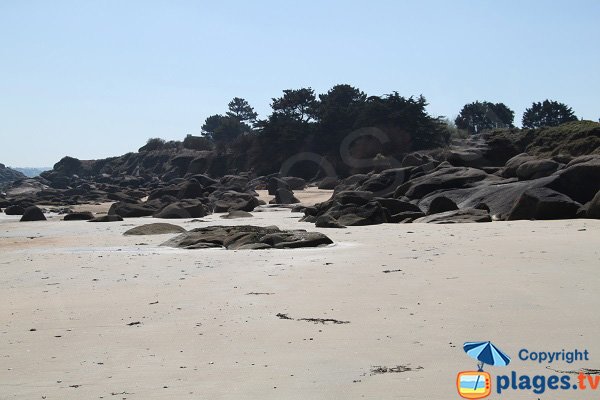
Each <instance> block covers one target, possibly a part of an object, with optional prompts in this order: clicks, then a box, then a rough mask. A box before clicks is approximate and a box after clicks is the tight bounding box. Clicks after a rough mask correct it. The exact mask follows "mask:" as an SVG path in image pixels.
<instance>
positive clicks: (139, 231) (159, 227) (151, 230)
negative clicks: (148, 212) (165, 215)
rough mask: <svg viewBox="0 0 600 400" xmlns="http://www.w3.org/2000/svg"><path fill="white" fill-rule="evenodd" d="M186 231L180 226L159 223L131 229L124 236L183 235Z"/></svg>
mask: <svg viewBox="0 0 600 400" xmlns="http://www.w3.org/2000/svg"><path fill="white" fill-rule="evenodd" d="M182 232H185V229H184V228H182V227H181V226H179V225H173V224H166V223H164V222H157V223H153V224H145V225H140V226H136V227H135V228H131V229H129V230H127V231H125V232H124V233H123V235H126V236H129V235H163V234H167V233H182Z"/></svg>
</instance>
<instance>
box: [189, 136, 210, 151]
mask: <svg viewBox="0 0 600 400" xmlns="http://www.w3.org/2000/svg"><path fill="white" fill-rule="evenodd" d="M183 147H184V148H186V149H190V150H212V143H211V141H210V139H208V138H206V137H203V136H192V135H187V136H186V137H185V139H183Z"/></svg>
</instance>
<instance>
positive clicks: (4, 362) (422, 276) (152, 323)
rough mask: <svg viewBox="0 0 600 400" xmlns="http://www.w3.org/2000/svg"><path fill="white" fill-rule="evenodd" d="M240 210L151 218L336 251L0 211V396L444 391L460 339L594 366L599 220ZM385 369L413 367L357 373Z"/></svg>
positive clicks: (599, 347)
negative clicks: (370, 220) (197, 240)
mask: <svg viewBox="0 0 600 400" xmlns="http://www.w3.org/2000/svg"><path fill="white" fill-rule="evenodd" d="M254 215H255V218H253V219H240V220H223V219H221V218H219V217H218V215H212V216H209V217H205V218H203V220H204V221H207V222H194V223H190V222H188V221H187V220H177V221H175V222H174V221H168V222H174V223H177V224H180V225H181V226H183V227H185V228H187V229H190V228H193V227H200V226H208V225H215V224H248V223H251V224H256V225H272V224H275V225H277V226H279V227H281V228H304V229H308V230H316V231H321V232H324V233H326V234H327V235H329V236H330V237H331V238H332V239H333V240H334V241H335V242H336V244H335V245H333V246H330V247H326V248H317V249H298V250H269V251H227V250H219V249H208V250H179V249H169V248H163V247H158V245H159V244H160V243H161V242H163V241H165V240H166V239H168V238H169V237H171V236H172V235H159V236H141V237H125V236H122V235H121V234H122V232H124V231H125V230H127V229H129V228H130V227H131V226H134V225H140V224H144V223H149V222H157V221H160V220H156V219H152V218H138V219H127V220H126V221H124V222H118V223H97V224H94V223H88V222H80V221H74V222H63V221H59V220H58V219H59V218H58V217H55V218H51V219H50V220H49V221H46V222H30V223H19V222H16V221H17V220H18V217H7V216H4V215H2V218H0V274H1V275H0V276H2V279H1V280H0V318H1V319H0V398H1V399H41V398H45V399H97V398H105V399H122V398H127V399H167V398H169V399H362V398H365V399H449V398H458V395H457V394H456V389H455V379H456V373H457V372H458V371H460V370H468V369H473V368H474V367H475V361H474V360H472V359H470V358H468V357H467V356H466V355H465V354H464V353H463V350H462V348H461V346H462V343H463V342H465V341H469V340H492V341H493V342H495V343H496V344H498V345H499V346H500V347H501V348H502V349H503V350H505V351H506V352H507V353H508V354H510V355H511V356H513V364H512V365H511V366H510V367H508V368H509V369H506V368H505V369H502V368H490V371H491V372H492V373H496V372H497V373H506V372H507V371H509V370H512V369H515V370H517V371H518V372H519V373H520V374H523V373H530V374H546V375H550V374H551V373H552V372H551V371H548V370H546V369H544V368H543V366H539V365H537V364H534V363H531V362H528V363H527V362H523V361H520V360H518V359H517V354H516V353H517V352H518V350H519V349H521V348H524V347H525V348H529V349H531V350H534V349H536V350H545V351H551V350H561V349H563V348H564V349H569V348H579V349H582V348H587V349H588V350H589V351H590V355H591V361H590V362H587V363H585V362H578V363H575V364H572V365H568V364H566V363H564V362H562V363H554V364H553V365H552V367H554V368H556V369H578V368H581V367H588V368H600V341H599V340H598V334H599V332H600V316H599V315H598V309H599V308H600V295H599V293H600V274H599V273H598V268H599V266H600V246H599V244H600V221H591V220H572V221H554V222H551V221H540V222H529V221H522V222H510V223H500V222H497V223H487V224H464V225H427V224H385V225H379V226H367V227H354V228H348V229H340V230H335V229H317V228H315V227H314V225H313V224H306V223H299V222H297V220H298V218H299V216H300V214H291V213H290V211H289V210H271V211H265V212H261V213H254ZM396 269H401V271H398V272H391V273H383V272H382V271H384V270H396ZM251 292H254V293H269V294H248V293H251ZM157 301H158V303H157V304H152V303H155V302H157ZM277 313H285V314H288V316H289V317H291V318H296V319H298V318H334V319H338V320H343V321H349V323H348V324H337V325H336V324H326V325H323V324H314V323H311V322H306V321H298V320H284V319H279V318H278V317H277V316H276V314H277ZM137 321H139V322H140V324H139V325H133V326H128V325H127V324H128V323H131V322H137ZM30 329H35V331H30ZM397 365H403V366H409V367H411V368H413V370H412V371H407V372H402V373H387V374H379V375H371V373H370V370H371V369H372V368H373V367H374V366H387V367H395V366H397ZM511 367H512V368H511ZM507 393H508V394H506V395H504V397H505V398H511V399H534V398H537V397H540V396H536V395H534V394H532V393H531V392H525V391H522V392H507ZM596 393H598V392H596ZM548 394H549V393H548V392H547V393H546V395H544V396H546V397H547V395H548ZM550 394H551V395H553V396H555V397H556V398H566V397H565V393H564V392H555V393H550ZM575 394H576V395H577V396H576V397H571V398H578V399H584V398H590V399H592V398H597V394H596V395H595V396H594V392H589V393H583V392H576V393H575ZM561 396H562V397H561ZM586 396H587V397H586ZM546 397H544V398H546ZM491 398H500V397H499V396H497V395H493V396H492V397H491Z"/></svg>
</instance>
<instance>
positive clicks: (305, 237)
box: [162, 225, 333, 250]
mask: <svg viewBox="0 0 600 400" xmlns="http://www.w3.org/2000/svg"><path fill="white" fill-rule="evenodd" d="M331 243H333V242H332V241H331V239H329V238H328V237H327V236H325V235H323V234H322V233H319V232H307V231H305V230H292V231H282V230H280V229H279V228H277V227H276V226H267V227H261V226H252V225H238V226H209V227H206V228H197V229H193V230H191V231H189V232H185V233H182V234H181V235H178V236H176V237H174V238H172V239H170V240H168V241H166V242H165V243H163V244H162V245H163V246H171V247H179V248H184V249H198V248H210V247H225V248H227V249H229V250H246V249H248V250H251V249H270V248H276V249H286V248H298V247H317V246H321V245H327V244H331Z"/></svg>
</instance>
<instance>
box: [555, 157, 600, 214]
mask: <svg viewBox="0 0 600 400" xmlns="http://www.w3.org/2000/svg"><path fill="white" fill-rule="evenodd" d="M553 176H556V180H555V181H554V182H552V184H550V185H549V187H550V188H551V189H554V190H556V191H557V192H560V193H563V194H566V195H567V196H569V197H570V198H572V199H573V200H575V201H577V202H579V203H582V204H584V203H587V202H588V201H590V200H592V198H593V197H594V196H595V195H596V193H597V192H598V190H600V155H589V156H581V157H577V158H575V159H573V160H572V161H571V162H569V163H568V164H567V166H566V167H565V168H564V169H561V170H560V171H558V172H556V174H554V175H553Z"/></svg>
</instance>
